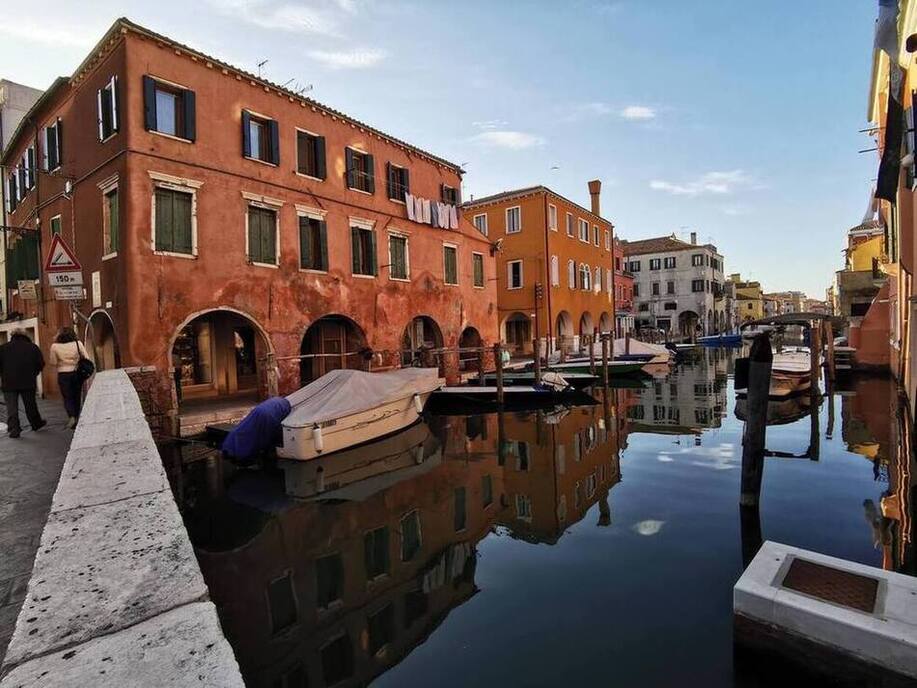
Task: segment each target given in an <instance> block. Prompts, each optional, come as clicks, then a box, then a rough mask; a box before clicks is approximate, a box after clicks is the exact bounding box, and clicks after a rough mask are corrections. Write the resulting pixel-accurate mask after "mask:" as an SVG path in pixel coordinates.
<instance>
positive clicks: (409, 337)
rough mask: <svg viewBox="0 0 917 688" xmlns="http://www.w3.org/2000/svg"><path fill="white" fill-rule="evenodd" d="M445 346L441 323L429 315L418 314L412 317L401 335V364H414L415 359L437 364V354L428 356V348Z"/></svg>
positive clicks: (433, 364) (429, 364) (428, 364)
mask: <svg viewBox="0 0 917 688" xmlns="http://www.w3.org/2000/svg"><path fill="white" fill-rule="evenodd" d="M442 347H443V331H442V329H441V328H440V326H439V324H438V323H437V322H436V321H435V320H434V319H433V318H431V317H430V316H429V315H417V316H415V317H414V318H412V319H411V322H409V323H408V324H407V325H406V326H405V328H404V333H403V334H402V336H401V364H402V365H405V366H409V365H412V364H413V363H414V361H415V359H419V360H421V361H422V363H423V365H424V366H429V367H434V366H436V365H437V363H436V358H437V357H435V356H428V354H426V353H425V352H426V351H427V350H428V349H441V348H442Z"/></svg>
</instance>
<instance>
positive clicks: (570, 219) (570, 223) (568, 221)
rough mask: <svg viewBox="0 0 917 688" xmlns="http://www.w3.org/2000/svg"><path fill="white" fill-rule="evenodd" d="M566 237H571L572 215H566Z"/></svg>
mask: <svg viewBox="0 0 917 688" xmlns="http://www.w3.org/2000/svg"><path fill="white" fill-rule="evenodd" d="M567 236H568V237H572V236H573V213H567Z"/></svg>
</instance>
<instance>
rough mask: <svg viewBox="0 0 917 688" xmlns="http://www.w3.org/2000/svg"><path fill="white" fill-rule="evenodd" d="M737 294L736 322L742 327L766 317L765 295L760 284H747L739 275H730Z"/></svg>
mask: <svg viewBox="0 0 917 688" xmlns="http://www.w3.org/2000/svg"><path fill="white" fill-rule="evenodd" d="M729 281H730V282H732V284H733V286H734V288H735V293H736V320H737V321H738V324H739V325H741V324H742V323H744V322H748V321H749V320H758V319H759V318H763V317H764V294H763V292H762V291H761V283H760V282H746V281H745V280H743V279H742V275H740V274H739V273H733V274H732V275H729Z"/></svg>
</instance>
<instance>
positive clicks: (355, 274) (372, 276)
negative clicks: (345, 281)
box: [350, 272, 376, 280]
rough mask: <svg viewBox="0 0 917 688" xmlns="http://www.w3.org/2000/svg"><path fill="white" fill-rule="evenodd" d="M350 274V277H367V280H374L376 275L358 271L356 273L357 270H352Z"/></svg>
mask: <svg viewBox="0 0 917 688" xmlns="http://www.w3.org/2000/svg"><path fill="white" fill-rule="evenodd" d="M350 276H351V277H356V278H358V279H369V280H374V279H376V276H375V275H361V274H359V273H357V272H352V273H350Z"/></svg>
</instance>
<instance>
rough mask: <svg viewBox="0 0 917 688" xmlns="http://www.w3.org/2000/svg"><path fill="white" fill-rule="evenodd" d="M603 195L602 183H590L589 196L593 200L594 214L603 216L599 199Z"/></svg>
mask: <svg viewBox="0 0 917 688" xmlns="http://www.w3.org/2000/svg"><path fill="white" fill-rule="evenodd" d="M601 195H602V182H601V181H600V180H598V179H593V180H592V181H591V182H589V196H590V198H592V214H593V215H598V216H599V217H601V216H602V207H601V204H600V203H599V197H600V196H601Z"/></svg>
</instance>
